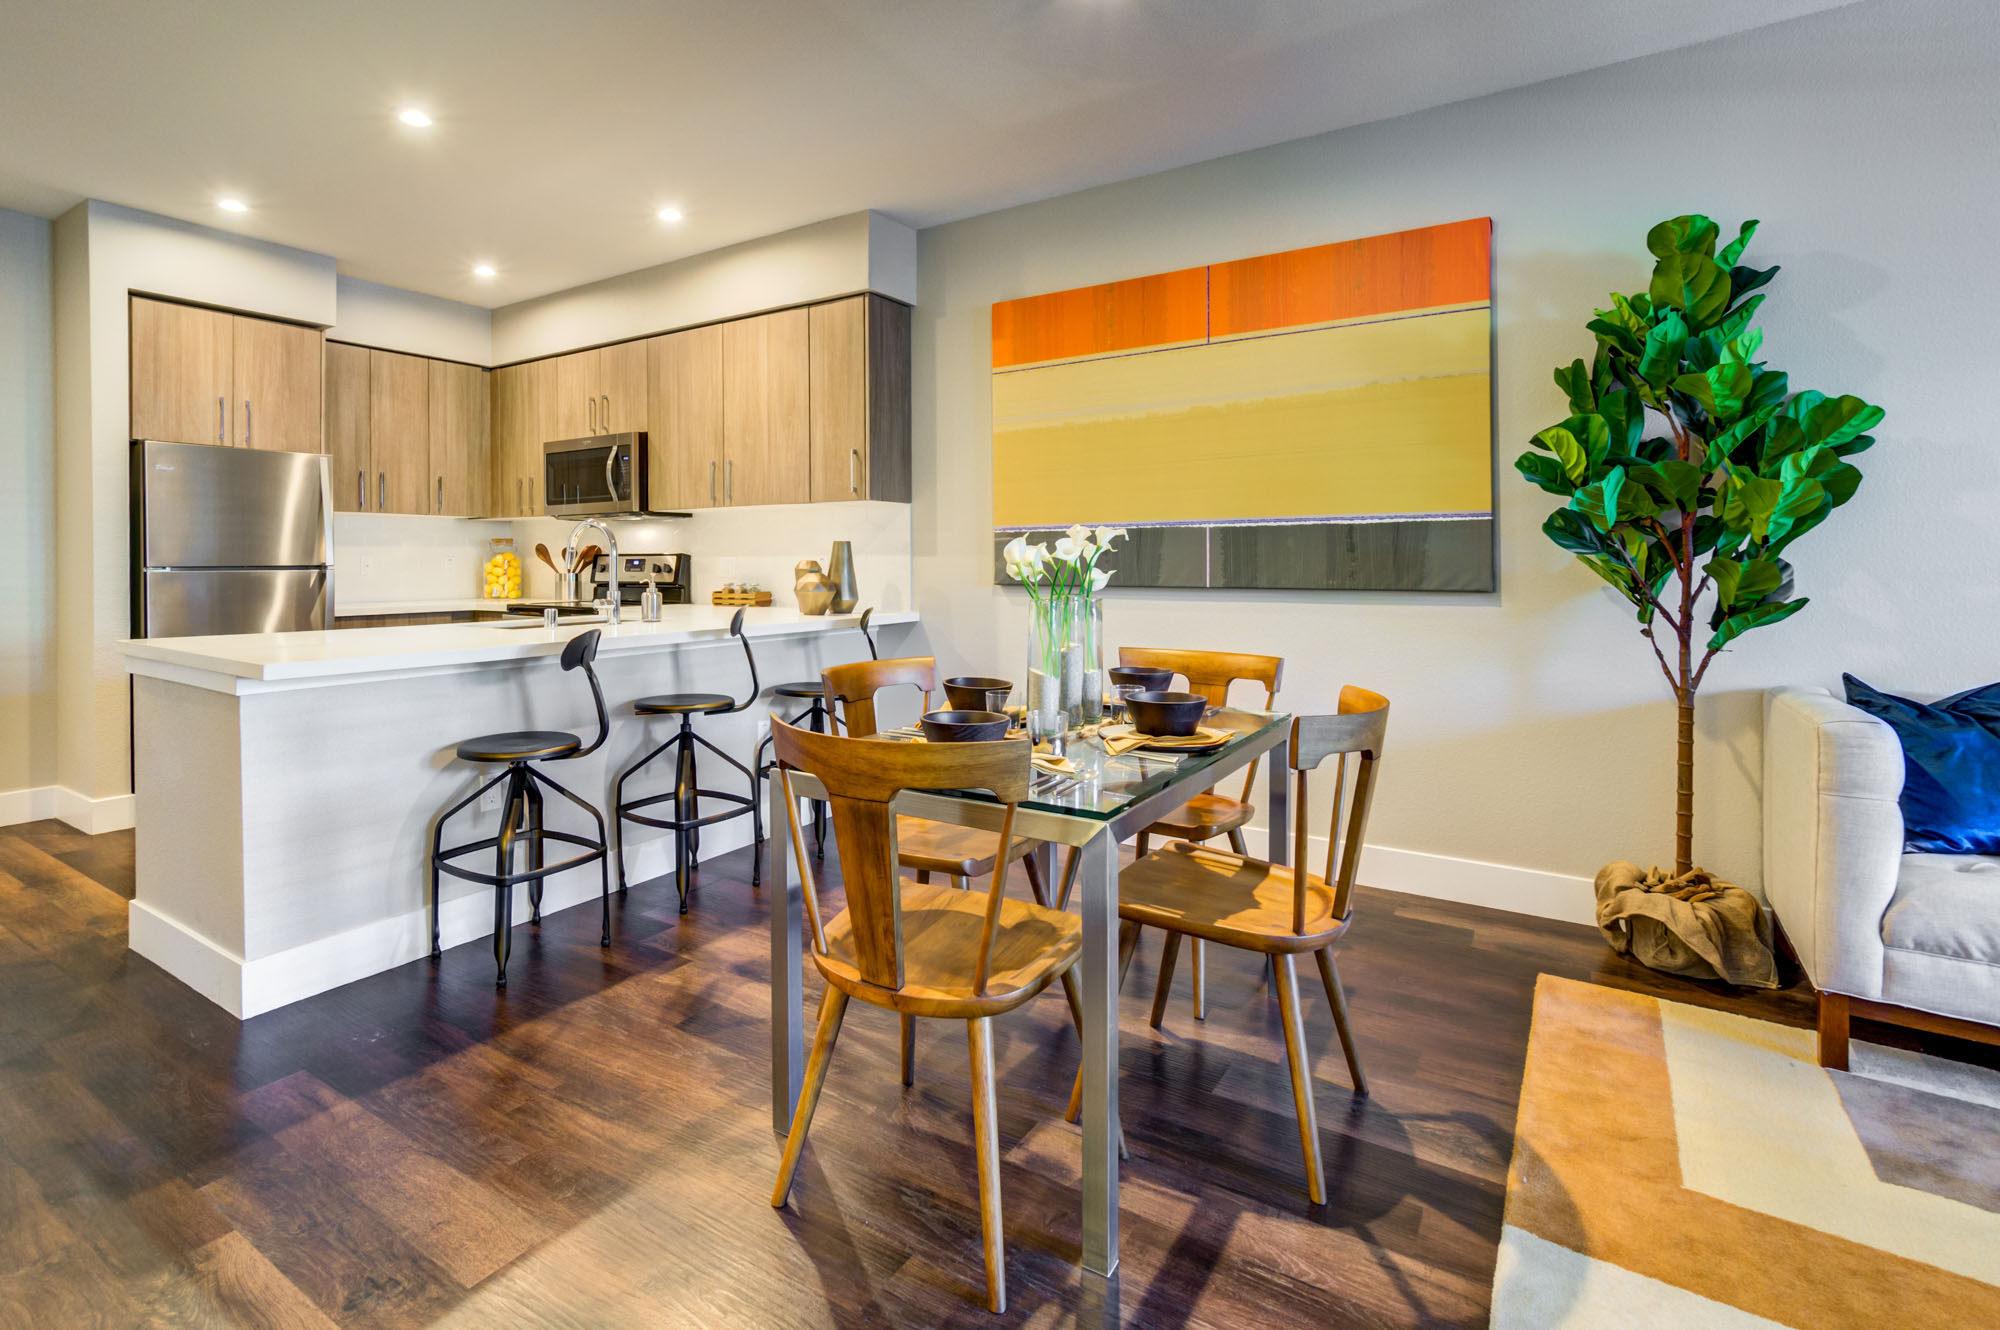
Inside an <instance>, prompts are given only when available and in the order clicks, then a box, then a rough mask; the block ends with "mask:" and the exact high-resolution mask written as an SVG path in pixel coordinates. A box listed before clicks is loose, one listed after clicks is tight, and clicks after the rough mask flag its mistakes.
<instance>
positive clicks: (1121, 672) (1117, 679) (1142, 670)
mask: <svg viewBox="0 0 2000 1330" xmlns="http://www.w3.org/2000/svg"><path fill="white" fill-rule="evenodd" d="M1105 673H1106V674H1109V675H1110V676H1111V686H1112V687H1114V688H1143V689H1145V690H1147V691H1148V692H1158V691H1160V690H1161V689H1163V688H1171V687H1172V686H1173V682H1174V672H1173V671H1172V670H1156V669H1154V668H1153V667H1152V666H1150V665H1113V666H1112V667H1111V668H1110V669H1108V670H1106V671H1105Z"/></svg>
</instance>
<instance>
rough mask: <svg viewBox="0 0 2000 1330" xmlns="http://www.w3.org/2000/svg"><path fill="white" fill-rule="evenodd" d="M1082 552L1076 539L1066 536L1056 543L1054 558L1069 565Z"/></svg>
mask: <svg viewBox="0 0 2000 1330" xmlns="http://www.w3.org/2000/svg"><path fill="white" fill-rule="evenodd" d="M1080 552H1081V551H1080V550H1079V549H1078V547H1077V543H1076V537H1074V536H1064V537H1063V538H1062V539H1061V540H1058V541H1057V542H1056V548H1055V552H1054V557H1055V558H1056V559H1057V560H1058V561H1059V562H1062V563H1068V562H1069V561H1070V560H1072V559H1074V558H1076V556H1077V555H1078V554H1079V553H1080Z"/></svg>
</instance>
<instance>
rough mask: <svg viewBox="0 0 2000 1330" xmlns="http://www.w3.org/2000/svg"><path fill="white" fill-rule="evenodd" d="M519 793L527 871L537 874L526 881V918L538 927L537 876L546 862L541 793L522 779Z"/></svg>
mask: <svg viewBox="0 0 2000 1330" xmlns="http://www.w3.org/2000/svg"><path fill="white" fill-rule="evenodd" d="M523 770H525V768H524V769H523ZM521 793H522V795H523V796H524V799H523V804H522V812H523V813H525V814H526V822H527V832H528V869H529V871H530V872H533V873H535V874H537V876H535V877H531V878H529V879H528V909H529V912H530V913H529V915H528V918H529V921H530V922H532V923H534V924H535V925H537V926H540V924H541V922H542V879H541V877H540V876H539V874H540V873H541V871H542V865H543V864H544V863H546V862H548V861H547V860H546V859H545V858H544V857H543V848H542V817H543V810H542V792H541V791H540V790H538V789H536V788H535V782H534V780H533V778H531V777H524V778H523V779H522V781H521Z"/></svg>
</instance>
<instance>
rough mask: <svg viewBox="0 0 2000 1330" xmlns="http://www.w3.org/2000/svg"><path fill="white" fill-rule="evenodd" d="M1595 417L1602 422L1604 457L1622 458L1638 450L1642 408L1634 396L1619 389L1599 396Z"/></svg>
mask: <svg viewBox="0 0 2000 1330" xmlns="http://www.w3.org/2000/svg"><path fill="white" fill-rule="evenodd" d="M1597 415H1598V418H1599V419H1600V420H1602V421H1603V422H1604V428H1605V442H1606V452H1607V455H1608V456H1626V455H1630V454H1631V453H1633V452H1635V451H1636V450H1637V449H1638V447H1639V440H1640V438H1641V437H1643V436H1644V434H1645V432H1646V404H1645V403H1644V402H1642V401H1640V400H1639V395H1638V394H1637V393H1632V392H1626V391H1625V390H1624V389H1622V388H1621V389H1618V390H1616V391H1614V392H1608V393H1600V394H1599V395H1598V398H1597Z"/></svg>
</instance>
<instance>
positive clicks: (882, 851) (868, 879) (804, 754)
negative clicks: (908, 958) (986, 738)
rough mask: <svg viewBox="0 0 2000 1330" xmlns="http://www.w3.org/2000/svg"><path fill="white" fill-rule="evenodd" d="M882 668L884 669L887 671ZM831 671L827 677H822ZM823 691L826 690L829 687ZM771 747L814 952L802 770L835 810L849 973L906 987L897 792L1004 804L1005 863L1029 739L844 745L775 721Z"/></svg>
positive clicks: (995, 883)
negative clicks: (949, 794) (946, 793)
mask: <svg viewBox="0 0 2000 1330" xmlns="http://www.w3.org/2000/svg"><path fill="white" fill-rule="evenodd" d="M884 663H885V664H886V663H888V662H884ZM832 672H833V671H831V670H828V671H827V672H826V673H827V674H829V675H830V674H832ZM829 687H831V681H830V680H829ZM771 738H772V741H773V746H774V747H775V748H776V750H777V754H778V762H779V766H780V769H781V776H782V778H783V779H784V781H785V793H786V795H787V800H786V804H787V807H788V808H789V809H790V810H791V814H790V815H791V821H792V845H793V849H794V852H795V853H796V854H797V856H798V862H799V864H800V866H801V869H802V873H801V876H802V878H803V880H804V886H805V888H806V891H807V894H808V897H809V899H808V901H807V909H808V913H809V915H810V917H811V918H812V919H813V920H814V929H813V932H814V939H813V944H814V946H815V948H816V949H817V950H818V951H819V952H820V954H821V955H825V954H826V952H827V941H826V936H825V933H824V930H823V929H822V928H821V927H820V926H819V923H818V921H819V918H820V912H819V903H818V886H817V883H815V882H814V881H813V879H812V876H811V874H810V872H809V871H805V865H806V863H807V862H808V858H807V855H806V853H805V839H804V830H803V827H802V825H801V823H800V821H799V804H798V800H797V799H795V798H791V797H789V796H790V795H791V792H792V785H791V778H790V776H789V774H788V773H789V772H790V771H793V770H798V771H808V772H811V773H812V774H813V775H814V776H816V777H818V778H819V782H820V784H821V785H822V786H824V787H825V788H826V794H827V802H828V803H829V804H831V805H832V806H833V834H834V842H835V844H836V845H838V846H839V848H840V869H841V880H842V882H843V884H844V885H845V887H846V890H847V911H848V918H849V922H850V923H851V925H852V927H853V941H854V954H855V964H856V968H857V969H858V970H859V971H860V973H861V977H862V978H863V979H865V980H867V981H868V982H869V983H871V984H879V985H880V986H882V987H883V988H889V989H896V988H901V987H902V985H903V926H902V903H901V902H902V897H901V891H902V878H901V874H900V872H899V871H898V868H897V863H896V859H897V846H896V811H895V801H896V796H897V795H898V794H901V793H902V792H903V791H904V790H989V791H991V792H992V794H993V796H994V797H995V798H997V799H999V800H1000V802H1001V803H1003V804H1005V805H1006V806H1007V807H1006V812H1005V814H1004V815H1003V819H1002V821H1003V826H1002V829H1001V832H1000V840H999V842H998V844H997V845H996V846H995V854H996V855H998V856H999V857H998V859H997V862H1000V863H1005V862H1006V855H1005V853H1004V848H1003V847H1005V846H1006V845H1007V843H1008V839H1009V838H1010V837H1011V836H1012V834H1013V823H1014V806H1015V805H1017V804H1019V803H1020V802H1021V800H1023V799H1025V798H1027V797H1028V782H1029V778H1030V775H1031V768H1030V766H1029V762H1028V752H1029V745H1028V741H1027V740H1026V739H1004V740H1000V741H998V742H994V743H954V744H917V743H908V744H906V743H892V742H889V741H887V740H882V739H868V738H856V737H842V736H840V735H835V734H818V733H815V732H814V731H811V730H802V729H799V728H798V727H796V726H793V725H787V724H786V723H785V722H784V721H781V720H777V719H775V718H774V719H773V720H772V722H771ZM1006 876H1007V875H1006V874H1005V873H1004V872H996V873H994V874H993V878H992V883H991V886H990V888H989V892H990V895H989V898H988V901H987V909H986V919H987V922H986V926H985V928H984V930H983V931H982V934H981V938H980V945H979V959H978V967H977V972H976V978H975V976H971V975H969V976H967V978H968V981H969V982H973V983H975V985H976V987H975V990H974V991H983V990H984V987H985V983H986V975H987V970H988V968H989V966H990V963H991V959H992V946H993V933H994V920H995V919H996V918H997V917H998V912H999V895H1000V893H1001V891H1002V890H1003V888H1004V887H1005V884H1006Z"/></svg>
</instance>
